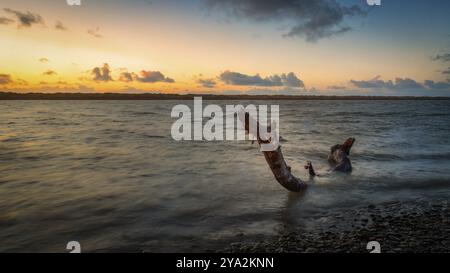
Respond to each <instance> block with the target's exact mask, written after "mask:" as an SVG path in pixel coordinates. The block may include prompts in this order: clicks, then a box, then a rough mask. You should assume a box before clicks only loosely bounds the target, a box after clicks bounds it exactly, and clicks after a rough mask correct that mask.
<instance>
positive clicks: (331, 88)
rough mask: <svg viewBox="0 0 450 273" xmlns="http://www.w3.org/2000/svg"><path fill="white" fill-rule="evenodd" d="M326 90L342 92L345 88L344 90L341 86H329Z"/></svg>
mask: <svg viewBox="0 0 450 273" xmlns="http://www.w3.org/2000/svg"><path fill="white" fill-rule="evenodd" d="M327 89H330V90H344V89H346V88H345V86H341V85H331V86H328V88H327Z"/></svg>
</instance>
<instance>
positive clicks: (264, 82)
mask: <svg viewBox="0 0 450 273" xmlns="http://www.w3.org/2000/svg"><path fill="white" fill-rule="evenodd" d="M219 78H220V80H222V81H223V82H224V83H226V84H229V85H242V86H264V87H277V86H287V87H297V88H299V87H304V83H303V81H301V80H300V79H299V78H297V76H296V75H295V74H294V73H292V72H290V73H288V74H281V76H279V75H277V74H275V75H272V76H269V77H265V78H262V77H261V76H260V75H259V74H256V75H254V76H251V75H245V74H242V73H239V72H233V71H225V72H223V73H222V74H221V75H220V76H219Z"/></svg>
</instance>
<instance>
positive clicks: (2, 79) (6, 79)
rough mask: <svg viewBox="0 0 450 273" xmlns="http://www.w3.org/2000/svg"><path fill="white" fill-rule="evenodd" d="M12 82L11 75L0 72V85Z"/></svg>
mask: <svg viewBox="0 0 450 273" xmlns="http://www.w3.org/2000/svg"><path fill="white" fill-rule="evenodd" d="M10 83H13V80H12V78H11V75H9V74H0V85H6V84H10Z"/></svg>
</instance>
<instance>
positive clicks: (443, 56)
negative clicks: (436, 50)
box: [431, 53, 450, 62]
mask: <svg viewBox="0 0 450 273" xmlns="http://www.w3.org/2000/svg"><path fill="white" fill-rule="evenodd" d="M431 59H432V60H433V61H442V62H450V53H444V54H440V55H436V56H434V57H432V58H431Z"/></svg>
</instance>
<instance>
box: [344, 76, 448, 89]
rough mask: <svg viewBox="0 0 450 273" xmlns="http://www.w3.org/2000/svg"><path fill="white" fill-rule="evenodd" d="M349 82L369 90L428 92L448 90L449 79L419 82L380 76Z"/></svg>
mask: <svg viewBox="0 0 450 273" xmlns="http://www.w3.org/2000/svg"><path fill="white" fill-rule="evenodd" d="M351 83H352V84H353V85H355V86H356V87H358V88H361V89H371V90H381V89H382V90H388V91H395V92H400V91H401V92H403V91H406V92H411V91H420V92H429V91H450V80H447V82H435V81H432V80H425V81H424V82H423V83H420V82H418V81H416V80H413V79H410V78H404V79H403V78H396V79H395V81H394V82H393V81H390V80H389V81H383V80H381V79H380V76H377V77H375V78H374V79H372V80H369V81H354V80H351Z"/></svg>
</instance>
